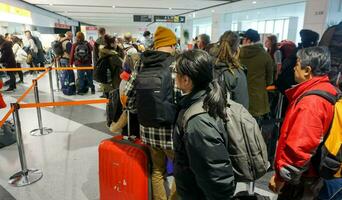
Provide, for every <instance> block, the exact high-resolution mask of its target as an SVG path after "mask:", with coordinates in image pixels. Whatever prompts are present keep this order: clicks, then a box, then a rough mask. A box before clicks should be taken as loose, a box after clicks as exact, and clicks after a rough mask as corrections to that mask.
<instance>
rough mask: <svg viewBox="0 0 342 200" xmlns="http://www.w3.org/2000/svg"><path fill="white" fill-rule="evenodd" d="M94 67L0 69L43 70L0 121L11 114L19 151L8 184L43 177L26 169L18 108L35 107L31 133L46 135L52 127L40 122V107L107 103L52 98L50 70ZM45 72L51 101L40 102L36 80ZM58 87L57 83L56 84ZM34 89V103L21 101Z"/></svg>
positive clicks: (3, 121)
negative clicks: (17, 167)
mask: <svg viewBox="0 0 342 200" xmlns="http://www.w3.org/2000/svg"><path fill="white" fill-rule="evenodd" d="M93 69H94V67H57V68H56V67H54V68H52V67H49V68H42V67H40V68H7V69H0V71H22V70H27V71H37V70H41V71H45V72H44V73H42V74H41V75H39V76H38V77H37V78H35V79H33V80H32V85H31V86H30V87H29V88H28V89H27V90H26V91H25V92H24V93H23V94H22V95H21V96H20V97H19V98H18V99H17V101H16V103H11V108H10V110H9V111H8V112H7V113H6V114H5V116H4V117H3V119H2V120H1V121H0V127H2V126H3V124H4V123H5V122H6V120H7V119H8V117H9V116H10V115H11V114H12V115H13V119H14V125H15V132H16V138H17V146H18V151H19V159H20V165H21V171H19V172H17V173H16V174H14V175H13V176H11V177H10V178H9V182H8V183H9V184H10V185H12V186H16V187H20V186H26V185H30V184H32V183H34V182H37V181H39V180H40V179H41V178H42V177H43V172H42V171H41V170H39V169H28V167H27V162H26V156H25V149H24V145H23V138H22V131H21V122H20V116H19V109H20V108H36V109H37V118H38V126H39V127H38V128H37V129H34V130H32V131H31V135H34V136H40V135H46V134H49V133H51V132H52V129H50V128H46V127H43V124H42V115H41V109H40V108H41V107H51V106H53V107H55V106H80V105H89V104H103V103H108V101H109V100H108V99H95V100H80V101H67V102H55V99H54V93H53V92H54V90H53V83H52V74H51V71H52V70H56V71H59V70H93ZM46 74H49V82H50V92H51V97H52V102H42V103H41V102H40V101H39V90H38V80H40V79H41V78H43V77H44V76H45V75H46ZM56 77H57V78H56V80H57V83H58V74H57V73H56ZM57 87H58V84H57ZM32 90H33V91H34V97H35V103H21V102H22V101H23V100H24V99H25V97H26V96H27V95H28V94H29V93H30V92H31V91H32Z"/></svg>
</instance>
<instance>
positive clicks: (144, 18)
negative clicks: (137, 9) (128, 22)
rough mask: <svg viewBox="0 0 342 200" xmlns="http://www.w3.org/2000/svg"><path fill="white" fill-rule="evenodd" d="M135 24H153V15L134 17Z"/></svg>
mask: <svg viewBox="0 0 342 200" xmlns="http://www.w3.org/2000/svg"><path fill="white" fill-rule="evenodd" d="M133 22H152V15H133Z"/></svg>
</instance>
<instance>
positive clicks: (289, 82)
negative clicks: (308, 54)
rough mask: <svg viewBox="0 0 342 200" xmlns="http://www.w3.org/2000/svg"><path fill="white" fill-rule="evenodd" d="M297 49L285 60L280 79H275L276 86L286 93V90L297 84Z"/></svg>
mask: <svg viewBox="0 0 342 200" xmlns="http://www.w3.org/2000/svg"><path fill="white" fill-rule="evenodd" d="M297 51H298V49H297V50H296V51H294V52H293V53H292V54H291V56H289V57H288V58H285V60H283V62H282V67H281V73H280V74H279V76H278V79H277V80H276V81H275V86H276V87H277V89H278V90H279V91H280V92H281V93H282V94H284V95H285V90H287V89H290V88H291V87H292V86H293V85H295V84H296V81H295V78H294V67H295V66H296V63H297Z"/></svg>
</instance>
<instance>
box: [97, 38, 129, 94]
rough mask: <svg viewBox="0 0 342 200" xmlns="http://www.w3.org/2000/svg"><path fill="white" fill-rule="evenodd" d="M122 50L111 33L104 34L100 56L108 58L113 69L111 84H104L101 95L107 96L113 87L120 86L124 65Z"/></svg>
mask: <svg viewBox="0 0 342 200" xmlns="http://www.w3.org/2000/svg"><path fill="white" fill-rule="evenodd" d="M118 50H120V49H119V48H118V46H117V43H116V38H115V37H114V36H111V35H105V36H104V47H103V48H101V49H100V51H99V58H100V60H101V59H108V61H109V63H110V70H111V75H112V76H111V77H110V78H111V80H112V81H111V83H109V84H102V88H103V95H102V96H101V97H105V98H107V97H108V95H109V92H110V91H111V90H113V89H116V88H119V85H120V81H121V79H120V73H121V67H122V61H123V59H122V57H121V56H120V55H121V54H120V52H118Z"/></svg>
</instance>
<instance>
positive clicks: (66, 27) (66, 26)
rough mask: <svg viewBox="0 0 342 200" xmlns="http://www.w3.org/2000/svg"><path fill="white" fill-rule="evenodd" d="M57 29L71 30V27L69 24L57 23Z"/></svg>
mask: <svg viewBox="0 0 342 200" xmlns="http://www.w3.org/2000/svg"><path fill="white" fill-rule="evenodd" d="M55 28H60V29H70V26H69V25H67V24H61V23H55Z"/></svg>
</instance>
